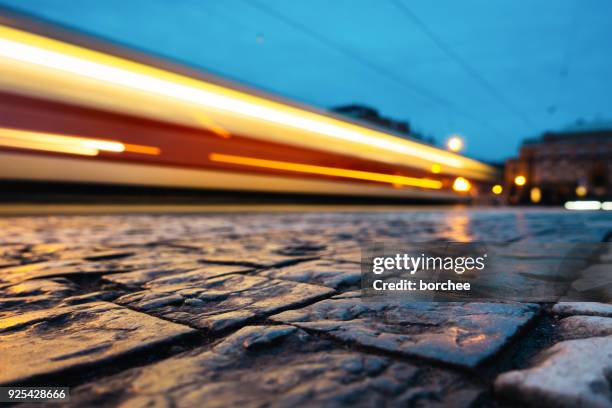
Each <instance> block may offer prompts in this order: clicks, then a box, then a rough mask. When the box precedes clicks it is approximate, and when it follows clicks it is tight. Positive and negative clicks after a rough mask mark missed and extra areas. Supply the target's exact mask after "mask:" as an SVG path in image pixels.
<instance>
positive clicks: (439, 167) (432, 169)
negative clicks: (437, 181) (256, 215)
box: [431, 163, 442, 174]
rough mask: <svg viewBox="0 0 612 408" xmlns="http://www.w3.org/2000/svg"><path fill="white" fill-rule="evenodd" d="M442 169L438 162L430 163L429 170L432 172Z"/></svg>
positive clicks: (436, 172)
mask: <svg viewBox="0 0 612 408" xmlns="http://www.w3.org/2000/svg"><path fill="white" fill-rule="evenodd" d="M441 171H442V166H440V165H439V164H438V163H434V164H432V165H431V172H432V173H433V174H438V173H440V172H441Z"/></svg>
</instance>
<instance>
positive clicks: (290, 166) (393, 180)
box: [209, 153, 442, 189]
mask: <svg viewBox="0 0 612 408" xmlns="http://www.w3.org/2000/svg"><path fill="white" fill-rule="evenodd" d="M209 159H210V160H211V161H213V162H218V163H228V164H238V165H242V166H252V167H261V168H267V169H275V170H284V171H292V172H297V173H309V174H319V175H324V176H333V177H343V178H351V179H358V180H368V181H377V182H380V183H390V184H394V185H402V186H412V187H421V188H430V189H440V188H442V182H440V181H438V180H431V179H425V178H415V177H406V176H398V175H392V174H384V173H373V172H369V171H361V170H348V169H341V168H337V167H325V166H313V165H310V164H301V163H293V162H284V161H277V160H266V159H257V158H254V157H245V156H233V155H228V154H220V153H211V154H210V155H209Z"/></svg>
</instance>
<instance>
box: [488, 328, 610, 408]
mask: <svg viewBox="0 0 612 408" xmlns="http://www.w3.org/2000/svg"><path fill="white" fill-rule="evenodd" d="M611 372H612V337H593V338H590V339H581V340H568V341H563V342H561V343H557V344H556V345H554V346H553V347H552V348H550V349H548V350H545V351H543V352H542V353H541V354H540V355H539V356H538V357H537V358H536V362H535V365H534V366H533V367H532V368H529V369H525V370H516V371H510V372H507V373H504V374H502V375H500V376H499V377H498V378H497V379H496V381H495V390H496V393H497V394H498V395H499V396H500V397H502V398H506V399H510V400H514V401H515V402H517V403H520V404H522V405H525V404H528V405H530V406H533V407H568V408H574V407H589V408H599V407H600V408H604V407H610V406H612V391H611V388H610V373H611Z"/></svg>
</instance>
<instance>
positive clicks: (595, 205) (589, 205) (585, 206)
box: [565, 201, 603, 210]
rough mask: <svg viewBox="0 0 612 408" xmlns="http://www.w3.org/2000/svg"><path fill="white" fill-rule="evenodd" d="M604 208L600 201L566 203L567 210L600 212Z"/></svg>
mask: <svg viewBox="0 0 612 408" xmlns="http://www.w3.org/2000/svg"><path fill="white" fill-rule="evenodd" d="M602 207H603V206H602V205H601V203H600V202H599V201H568V202H566V203H565V209H566V210H599V209H601V208H602Z"/></svg>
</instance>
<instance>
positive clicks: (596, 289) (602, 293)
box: [572, 264, 612, 303]
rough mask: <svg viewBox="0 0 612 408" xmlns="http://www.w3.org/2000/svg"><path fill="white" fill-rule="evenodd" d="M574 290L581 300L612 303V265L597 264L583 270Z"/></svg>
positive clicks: (575, 282)
mask: <svg viewBox="0 0 612 408" xmlns="http://www.w3.org/2000/svg"><path fill="white" fill-rule="evenodd" d="M572 289H573V290H574V291H575V292H576V293H577V294H578V295H579V296H581V297H580V298H581V299H585V298H586V299H589V300H597V301H600V302H603V303H608V302H612V265H610V264H595V265H590V266H589V267H588V268H585V269H583V270H581V271H580V277H579V278H578V279H576V280H575V281H574V282H572Z"/></svg>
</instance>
